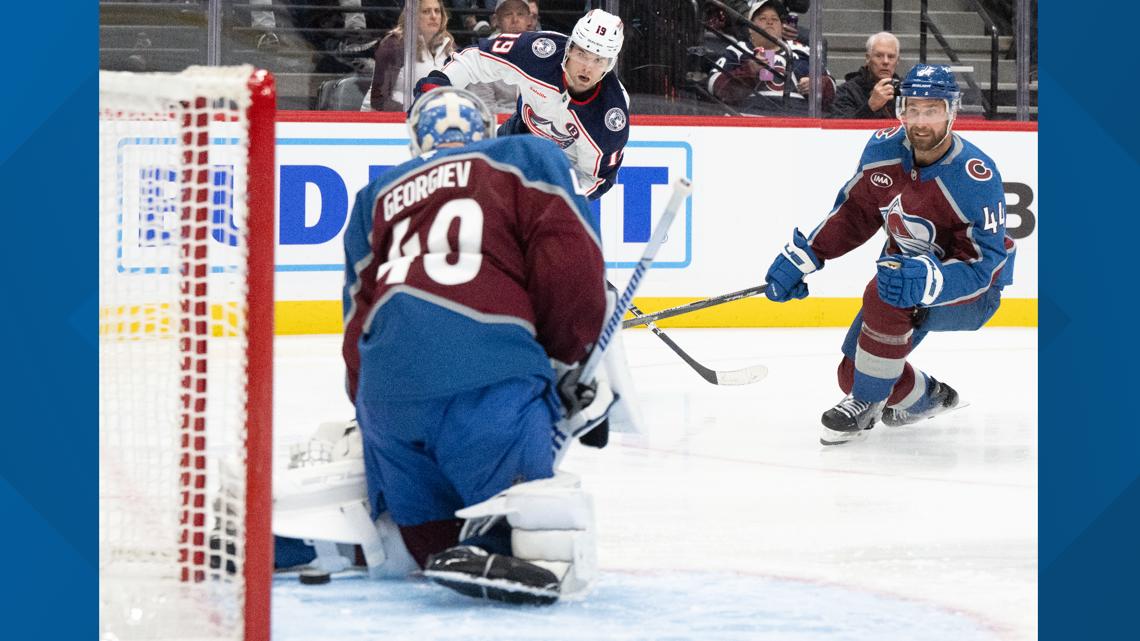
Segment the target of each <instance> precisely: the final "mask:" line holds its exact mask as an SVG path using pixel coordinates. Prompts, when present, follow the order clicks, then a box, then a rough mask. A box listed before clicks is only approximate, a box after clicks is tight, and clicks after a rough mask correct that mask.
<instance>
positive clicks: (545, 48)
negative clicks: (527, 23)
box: [530, 38, 557, 58]
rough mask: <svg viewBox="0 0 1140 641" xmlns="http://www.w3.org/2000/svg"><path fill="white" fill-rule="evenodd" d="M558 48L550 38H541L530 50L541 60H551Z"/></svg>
mask: <svg viewBox="0 0 1140 641" xmlns="http://www.w3.org/2000/svg"><path fill="white" fill-rule="evenodd" d="M556 48H557V47H556V46H555V44H554V41H553V40H551V39H550V38H539V39H538V40H535V41H534V44H532V45H531V46H530V50H531V51H533V52H534V55H536V56H538V57H539V58H549V57H550V56H553V55H554V50H555V49H556Z"/></svg>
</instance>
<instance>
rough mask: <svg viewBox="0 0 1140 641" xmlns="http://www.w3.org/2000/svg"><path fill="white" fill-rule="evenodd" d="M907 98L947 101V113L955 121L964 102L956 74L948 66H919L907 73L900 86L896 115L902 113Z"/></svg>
mask: <svg viewBox="0 0 1140 641" xmlns="http://www.w3.org/2000/svg"><path fill="white" fill-rule="evenodd" d="M907 98H933V99H935V100H937V99H939V98H941V99H942V100H945V101H946V112H947V113H949V114H950V119H951V120H953V118H954V114H956V113H957V112H958V106H959V105H960V104H961V101H962V92H960V91H958V81H956V80H954V72H953V71H950V67H947V66H946V65H928V64H917V65H915V66H913V67H911V70H910V71H909V72H907V74H906V78H905V79H904V80H903V81H902V83H901V84H900V85H899V104H898V105H897V107H898V108H897V109H896V113H902V111H903V108H904V107H905V106H906V99H907Z"/></svg>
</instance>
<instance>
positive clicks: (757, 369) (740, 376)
mask: <svg viewBox="0 0 1140 641" xmlns="http://www.w3.org/2000/svg"><path fill="white" fill-rule="evenodd" d="M629 311H631V312H633V315H634V316H635V317H638V318H639V319H644V318H645V317H644V316H643V315H642V313H641V310H640V309H638V308H637V305H630V306H629ZM646 325H648V326H649V329H651V330H653V333H654V334H656V335H657V338H660V339H661V340H662V341H663V342H664V343H665V344H666V345H668V346H669V349H671V350H673V352H674V353H676V354H677V356H680V357H681V360H683V361H685V362H686V363H688V364H689V367H691V368H693V370H694V371H696V373H697V374H699V375H700V376H701V378H703V379H705V380H706V381H708V382H710V383H712V384H713V385H748V384H750V383H755V382H757V381H760V380H763V379H764V377H765V376H767V375H768V368H767V367H765V366H763V365H753V366H751V367H745V368H743V369H736V370H731V371H726V372H722V371H717V370H713V369H709V368H707V367H705V366H704V365H701V364H700V363H698V362H697V361H696V360H694V359H693V357H692V356H689V355H688V353H686V352H685V350H683V349H681V346H680V345H678V344H677V343H674V342H673V339H671V338H669V337H668V336H666V335H665V332H663V331H661V330H660V329H659V328H658V327H657V325H656V324H654V323H653V321H646Z"/></svg>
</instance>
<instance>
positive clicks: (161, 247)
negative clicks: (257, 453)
mask: <svg viewBox="0 0 1140 641" xmlns="http://www.w3.org/2000/svg"><path fill="white" fill-rule="evenodd" d="M252 71H253V70H252V68H250V67H236V68H190V69H188V70H187V71H185V72H183V73H180V74H127V73H108V72H103V73H101V74H100V77H99V89H100V96H99V101H100V104H99V110H100V117H99V135H100V140H99V154H100V194H99V196H100V200H99V264H100V271H99V297H100V326H99V384H100V392H99V393H100V407H99V464H100V466H99V499H100V504H99V575H100V589H99V597H100V600H99V606H100V634H101V637H100V638H101V639H241V638H243V617H244V614H243V610H244V603H245V598H246V594H245V591H244V587H243V586H244V581H243V577H242V570H243V566H244V560H245V552H246V549H245V545H244V540H245V534H246V533H245V531H244V528H245V504H246V501H245V499H246V476H245V461H246V458H247V454H248V453H247V451H246V436H247V434H246V391H247V388H246V382H247V374H246V362H247V361H246V331H245V330H246V309H247V307H246V300H247V286H246V272H247V266H246V264H247V261H246V258H247V255H248V245H247V241H248V239H247V237H246V231H245V230H246V228H247V227H246V220H247V215H248V207H247V201H246V192H247V189H246V184H245V181H246V179H247V178H246V177H247V170H246V168H247V166H248V156H249V135H248V131H249V123H248V118H247V113H248V108H249V105H250V90H249V88H248V84H249V80H250V74H251V72H252ZM211 543H213V545H211Z"/></svg>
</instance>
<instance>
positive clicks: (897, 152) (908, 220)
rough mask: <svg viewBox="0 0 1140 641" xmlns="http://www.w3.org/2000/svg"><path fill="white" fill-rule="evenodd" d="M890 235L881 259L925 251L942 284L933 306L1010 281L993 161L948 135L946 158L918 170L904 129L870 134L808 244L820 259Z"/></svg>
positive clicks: (1009, 247) (1009, 249) (1008, 242)
mask: <svg viewBox="0 0 1140 641" xmlns="http://www.w3.org/2000/svg"><path fill="white" fill-rule="evenodd" d="M879 229H883V230H885V231H886V232H887V243H886V246H885V247H884V249H883V253H884V254H904V255H907V256H917V255H920V254H928V255H932V256H934V257H936V258H937V259H938V260H939V261H940V262H941V265H942V274H943V277H944V285H943V288H942V292H941V293H940V294H939V295H938V298H936V299H935V300H934V302H933V303H932V305H949V304H953V303H959V302H963V301H966V300H969V299H971V298H974V297H976V296H978V295H980V294H982V293H983V292H985V291H986V290H987V289H989V288H990V286H991V285H993V284H995V283H996V284H998V285H1001V286H1005V285H1008V284H1010V283H1011V282H1012V281H1013V259H1014V251H1015V247H1014V243H1013V239H1011V238H1010V237H1009V236H1007V235H1006V232H1005V191H1004V189H1003V188H1002V180H1001V174H999V173H998V170H997V167H996V166H995V165H994V161H993V160H991V159H990V157H989V156H987V155H985V154H984V153H982V151H981V150H980V149H978V148H977V147H975V146H974V145H973V144H971V143H970V142H969V141H967V140H965V139H964V138H962V137H961V136H959V135H957V134H953V142H952V144H951V146H950V149H949V151H947V152H946V155H945V156H944V157H943V158H942V159H941V160H939V161H938V162H936V163H934V164H932V165H930V166H928V167H917V166H915V164H914V156H913V153H912V150H911V147H910V142H909V141H908V140H907V137H906V132H905V131H904V130H903V128H902V127H891V128H889V129H882V130H879V131H877V132H875V134H874V135H872V136H871V139H870V141H869V142H868V143H867V146H866V148H865V149H864V150H863V156H862V158H860V159H859V167H858V169H857V170H856V172H855V175H854V176H853V177H852V178H851V180H849V181H848V182H847V184H846V185H845V186H844V187H843V189H842V190H841V191H840V192H839V196H838V197H837V198H836V200H835V206H834V208H833V209H832V211H831V213H830V214H829V215H828V217H827V218H826V219H825V220H824V221H823V222H822V223H820V224H819V226H818V227H816V228H815V230H814V231H813V232H812V233H811V236H810V237H809V241H810V243H811V247H812V249H813V250H814V251H815V253H816V255H817V256H819V258H821V259H823V260H828V259H831V258H836V257H838V256H842V255H843V254H846V253H847V252H849V251H851V250H852V249H854V248H856V247H858V246H860V245H862V244H863V243H864V242H866V241H867V240H868V239H870V238H871V236H873V235H874V234H875V232H876V231H878V230H879Z"/></svg>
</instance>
